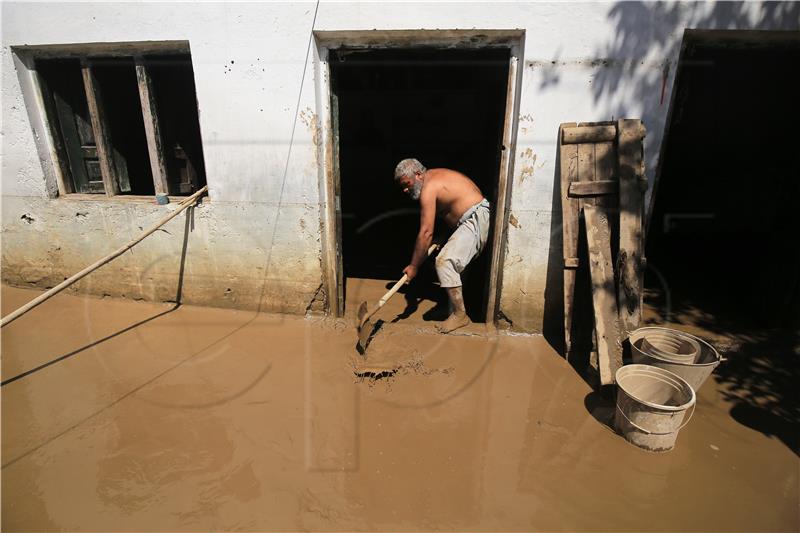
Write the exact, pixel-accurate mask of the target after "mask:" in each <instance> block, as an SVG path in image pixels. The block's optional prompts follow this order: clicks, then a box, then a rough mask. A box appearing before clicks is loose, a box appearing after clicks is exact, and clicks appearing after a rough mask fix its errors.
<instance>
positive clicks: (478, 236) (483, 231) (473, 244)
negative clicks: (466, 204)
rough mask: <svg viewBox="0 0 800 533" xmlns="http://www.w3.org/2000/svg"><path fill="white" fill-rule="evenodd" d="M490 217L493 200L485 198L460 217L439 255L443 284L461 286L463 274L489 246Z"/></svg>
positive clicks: (437, 268) (439, 270)
mask: <svg viewBox="0 0 800 533" xmlns="http://www.w3.org/2000/svg"><path fill="white" fill-rule="evenodd" d="M490 220H491V219H490V213H489V201H488V200H486V199H485V198H484V199H483V200H482V201H480V202H479V203H477V204H475V205H473V206H472V207H470V208H469V209H467V211H466V213H464V215H463V216H462V217H461V218H460V219H459V221H458V226H456V230H455V231H454V232H453V234H452V235H450V238H449V239H447V243H446V244H445V245H444V246H443V247H442V249H441V251H440V252H439V255H438V256H437V257H436V273H437V274H438V275H439V283H440V284H441V286H442V287H445V288H447V287H460V286H461V273H462V272H463V271H464V269H465V268H466V267H467V265H468V264H469V262H470V261H472V260H473V259H474V258H475V257H476V256H477V255H478V254H480V253H481V251H482V250H483V247H484V246H486V239H488V237H489V223H490Z"/></svg>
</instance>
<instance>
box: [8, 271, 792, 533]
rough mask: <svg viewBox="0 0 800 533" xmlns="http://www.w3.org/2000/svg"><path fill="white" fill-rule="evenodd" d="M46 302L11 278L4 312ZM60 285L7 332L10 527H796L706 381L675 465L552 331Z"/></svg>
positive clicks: (784, 461)
mask: <svg viewBox="0 0 800 533" xmlns="http://www.w3.org/2000/svg"><path fill="white" fill-rule="evenodd" d="M37 294H39V293H38V292H35V291H29V290H22V289H13V288H8V287H3V289H2V313H3V314H4V315H5V314H6V313H8V312H10V311H11V310H13V309H15V308H17V307H18V306H19V305H21V304H23V303H24V302H26V301H28V300H30V299H32V298H34V297H35V296H36V295H37ZM431 330H432V328H428V327H424V328H419V327H416V326H403V325H402V324H400V323H398V324H391V323H387V324H385V325H384V328H383V329H382V330H381V332H380V333H379V334H378V335H377V336H376V338H375V339H374V341H373V342H372V344H371V346H370V348H369V351H368V353H367V358H366V359H363V358H362V357H361V356H359V355H358V354H357V352H356V351H355V344H356V341H357V335H356V332H355V328H354V322H353V321H352V320H332V319H322V318H303V317H295V316H280V315H266V314H256V313H254V312H246V311H230V310H222V309H211V308H199V307H191V306H182V307H180V308H178V309H174V308H173V307H172V306H171V305H167V304H152V303H143V302H130V301H125V300H116V299H98V298H90V297H77V296H72V295H59V296H57V297H56V298H54V299H52V300H50V301H48V302H47V303H45V304H44V305H42V306H40V307H39V308H37V309H35V310H34V311H32V312H30V313H28V314H27V315H25V316H24V317H22V318H20V319H19V320H17V321H15V322H14V323H12V324H10V325H9V326H7V327H5V328H4V329H3V331H2V379H3V383H4V384H3V386H2V529H3V530H4V531H47V530H68V531H78V530H86V531H122V530H126V531H131V530H136V531H163V530H167V531H182V530H191V531H201V530H202V531H211V530H260V531H264V530H283V531H296V530H326V531H352V530H371V531H377V530H395V531H397V530H403V531H429V530H459V531H463V530H482V531H512V530H514V531H516V530H520V531H521V530H546V531H589V530H605V531H629V530H636V531H678V530H702V531H781V530H782V531H797V530H798V527H800V519H798V457H797V455H795V453H794V452H793V451H792V449H791V447H789V446H787V445H786V444H785V442H783V441H781V440H780V439H778V438H775V437H774V436H770V435H766V434H764V433H763V432H759V431H756V430H754V429H752V428H750V427H748V426H746V425H744V424H742V423H740V422H738V421H737V420H736V419H734V417H732V416H731V415H730V410H731V407H732V405H731V403H730V402H731V401H732V400H731V399H730V396H729V395H727V394H724V392H725V391H724V390H723V389H722V385H720V384H719V383H717V382H716V381H715V380H709V381H708V382H707V383H706V384H705V386H704V387H703V388H702V389H701V390H700V392H699V395H698V396H699V402H698V407H697V412H696V414H695V415H694V418H693V419H692V421H691V423H690V424H689V425H688V426H687V427H686V428H685V429H683V430H682V431H681V433H680V435H679V437H678V441H677V446H676V448H675V449H674V450H673V451H671V452H668V453H664V454H653V453H649V452H645V451H642V450H640V449H638V448H636V447H634V446H632V445H630V444H628V443H627V442H625V441H624V440H623V439H622V438H621V437H620V436H618V435H617V434H615V433H614V432H613V431H612V430H611V429H610V428H609V427H607V426H606V425H605V424H604V420H607V419H608V417H609V416H610V415H611V413H612V412H613V404H610V403H608V402H605V401H603V400H602V398H597V397H596V395H594V394H593V393H592V391H591V389H590V387H589V386H588V385H587V384H586V382H585V381H583V379H582V378H581V377H580V376H579V375H578V374H577V373H576V372H575V371H574V370H573V369H572V368H571V367H570V366H569V365H568V364H567V363H566V362H565V361H564V360H563V359H562V358H561V357H560V356H559V355H558V354H557V353H556V352H554V351H553V349H552V348H551V347H550V346H549V345H548V344H547V342H545V340H544V338H542V337H540V336H511V335H504V334H497V333H492V332H487V331H485V328H484V330H481V328H480V327H478V328H477V329H471V330H470V331H468V332H467V334H464V335H448V336H440V335H436V334H433V333H432V332H431Z"/></svg>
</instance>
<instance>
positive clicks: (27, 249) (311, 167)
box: [0, 1, 800, 331]
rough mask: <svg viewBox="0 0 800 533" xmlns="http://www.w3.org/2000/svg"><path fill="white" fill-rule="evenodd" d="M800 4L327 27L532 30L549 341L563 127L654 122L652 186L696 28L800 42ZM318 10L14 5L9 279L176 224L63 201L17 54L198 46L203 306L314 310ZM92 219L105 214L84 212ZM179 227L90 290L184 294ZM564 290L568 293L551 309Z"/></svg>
mask: <svg viewBox="0 0 800 533" xmlns="http://www.w3.org/2000/svg"><path fill="white" fill-rule="evenodd" d="M791 7H792V6H791V4H789V3H787V4H783V5H781V4H779V5H777V6H776V5H774V4H773V5H765V4H761V3H747V4H735V3H725V4H713V3H699V4H693V3H667V4H655V3H645V4H639V3H574V4H572V3H516V2H509V3H497V2H470V3H451V2H429V3H389V2H356V3H344V2H341V3H340V2H327V1H323V2H321V3H320V4H319V8H318V12H317V17H316V23H315V25H314V29H316V30H372V29H377V30H386V29H437V28H448V29H473V28H478V29H514V28H520V29H524V30H525V32H526V36H525V53H524V60H525V61H524V72H523V84H522V93H521V102H520V117H519V130H518V132H519V136H518V140H517V145H516V151H515V161H516V162H515V176H514V181H513V185H512V201H511V213H512V214H513V215H514V217H515V218H516V220H517V221H518V223H517V225H516V226H512V227H509V239H508V247H507V251H506V264H505V266H504V286H503V289H502V294H501V309H502V311H503V313H504V314H505V315H506V316H507V317H508V318H509V319H511V320H512V321H513V323H514V326H515V327H516V328H519V329H522V330H527V331H541V328H542V321H543V315H544V307H545V303H546V299H548V298H549V297H548V298H546V297H545V292H546V291H545V289H546V288H547V285H548V282H547V278H548V264H549V273H550V276H551V278H552V275H553V271H554V268H555V266H556V263H555V262H554V261H556V260H557V261H558V262H559V263H558V264H559V265H560V255H561V254H560V250H556V251H555V253H554V254H551V253H550V252H551V251H550V241H551V232H552V231H557V230H558V228H554V227H551V211H552V207H553V192H552V191H553V183H554V178H555V159H556V158H555V155H556V133H557V130H558V125H559V124H560V123H561V122H568V121H597V120H609V119H612V118H622V117H629V118H642V119H643V120H644V122H645V125H646V126H647V129H648V137H647V139H646V143H645V149H646V160H647V165H648V177H649V178H650V179H651V180H652V177H653V175H654V170H655V166H656V164H657V157H658V151H659V148H660V143H661V138H662V132H663V128H664V123H665V119H666V116H667V110H668V105H669V95H670V91H671V88H672V82H673V79H674V73H675V70H676V69H675V63H676V61H677V57H678V52H679V48H680V39H681V37H682V34H683V29H684V28H686V27H689V28H721V29H751V28H760V29H798V27H800V22H799V21H798V20H797V17H796V16H788V17H787V16H786V13H785V12H784V11H782V10H788V9H789V8H791ZM315 8H316V4H315V3H314V2H291V3H273V2H264V3H240V4H234V3H174V4H170V3H126V4H122V3H120V4H114V3H107V2H97V3H93V2H85V3H76V4H64V3H39V4H32V3H11V2H5V3H3V4H2V69H3V70H2V97H3V104H2V113H3V114H2V118H3V145H2V148H3V160H2V181H1V182H0V186H2V253H3V279H4V280H5V281H7V282H12V283H26V282H37V283H39V284H44V285H46V284H48V283H52V282H53V281H55V280H58V279H60V277H61V278H63V276H67V275H69V274H71V273H72V272H74V271H77V270H79V269H80V268H81V267H83V266H85V264H88V263H90V262H91V261H92V260H94V259H95V258H97V257H100V256H102V255H104V254H105V253H106V252H107V251H110V250H111V249H113V248H114V247H115V246H117V245H119V244H122V243H124V242H125V241H127V240H128V238H129V237H130V236H131V235H132V234H135V232H136V228H137V227H138V226H142V225H146V224H147V223H149V222H150V221H151V220H156V219H157V218H159V216H161V213H163V208H161V210H159V209H158V208H157V207H154V206H152V205H150V204H147V203H142V202H134V201H130V200H119V199H111V200H106V199H99V200H97V201H91V202H86V201H84V202H81V201H76V200H69V199H65V198H55V199H51V198H50V197H49V196H48V191H51V192H52V191H53V183H48V182H47V180H46V179H45V176H46V173H45V172H43V169H42V163H41V162H40V161H39V157H38V154H37V150H36V143H35V138H34V133H33V131H32V128H31V118H32V119H34V122H35V120H36V116H37V114H38V110H36V109H29V108H26V105H25V101H24V100H23V94H22V87H23V86H24V81H25V75H26V73H25V72H24V69H19V70H20V71H18V69H16V68H15V64H14V61H13V57H12V53H11V52H10V48H9V47H10V46H16V45H23V44H29V45H42V44H67V43H86V42H134V41H148V40H188V41H189V43H190V47H191V53H192V60H193V64H194V72H195V81H196V86H197V100H198V106H199V110H200V127H201V133H202V137H203V142H204V153H205V161H206V172H207V179H208V185H209V189H210V198H211V202H210V204H207V205H205V206H203V207H202V208H200V209H198V210H197V213H196V225H195V231H194V233H192V234H191V235H190V238H189V245H188V254H189V255H188V261H187V277H186V281H185V287H184V289H185V301H187V302H194V303H205V304H210V305H233V306H239V307H256V306H261V308H262V309H273V310H274V309H283V310H288V311H296V312H300V311H302V310H303V309H305V306H306V305H307V304H308V303H309V302H310V301H311V299H312V298H313V295H314V294H315V292H316V291H317V289H318V287H319V285H320V283H321V276H322V274H321V266H320V259H319V258H320V251H321V245H320V228H319V219H320V205H319V198H320V196H319V186H320V184H319V177H318V173H317V161H316V157H317V156H316V153H317V152H316V146H315V145H314V142H313V141H314V137H313V134H314V131H315V128H316V124H314V120H316V104H315V90H314V88H315V86H314V84H315V79H314V68H313V54H309V56H308V61H307V64H306V63H304V61H305V58H306V51H307V46H308V39H309V33H310V31H311V28H312V20H313V18H314V13H315ZM794 13H796V11H794ZM666 64H669V65H670V69H669V74H668V76H666V80H665V96H664V99H663V102H662V101H661V87H662V81H664V80H663V79H662V76H663V72H664V67H665V65H666ZM17 66H20V65H17ZM304 71H305V80H304V83H302V86H301V80H303V73H304ZM21 80H22V82H23V83H22V85H21ZM298 110H299V111H304V113H303V115H302V117H300V116H297V111H298ZM309 116H310V117H312V120H311V121H309V120H308V119H307V118H306V117H309ZM290 141H291V145H290ZM47 164H49V162H47V161H45V165H47ZM556 203H557V202H556ZM87 211H88V212H90V213H91V214H90V216H88V217H85V216H81V215H76V214H75V213H76V212H87ZM23 214H28V215H30V216H31V217H32V218H33V219H34V222H31V223H29V222H27V221H25V220H23V219H21V218H20V217H21V216H22V215H23ZM87 219H91V222H90V221H89V220H87ZM120 227H122V228H125V229H124V230H122V231H119V230H116V229H114V228H120ZM87 229H88V230H90V231H88V232H87ZM167 229H168V230H169V231H170V233H171V234H172V238H168V237H167V236H166V235H164V236H163V237H160V238H159V239H160V240H156V241H153V242H151V243H148V244H143V245H142V246H143V248H142V250H143V251H141V252H140V251H138V250H139V249H138V248H137V252H135V253H134V254H131V256H132V257H130V258H128V259H126V261H127V262H120V263H116V264H113V265H109V266H108V267H105V269H104V270H103V271H101V272H98V274H97V275H93V276H92V278H93V279H94V281H93V282H92V283H91V284H88V283H87V284H84V286H83V287H82V288H81V290H91V291H93V292H107V293H109V294H115V295H116V294H122V293H126V294H127V295H130V296H133V297H141V298H164V293H165V292H170V291H165V289H163V286H164V285H165V283H166V282H167V281H170V280H171V281H172V282H173V283H174V281H175V279H176V276H177V271H175V260H174V259H175V258H176V257H179V255H180V245H181V243H182V237H183V235H182V232H183V218H182V217H178V218H176V219H175V220H174V221H173V222H171V223H170V225H169V227H168V228H167ZM76 235H78V236H80V237H76ZM98 237H99V238H98ZM77 243H80V244H77ZM148 247H149V248H148ZM76 250H79V251H76ZM144 250H150V251H149V252H147V253H145V251H144ZM137 254H138V255H137ZM176 254H177V255H176ZM140 256H141V257H140ZM159 258H160V259H159ZM554 258H555V259H554ZM154 262H155V263H154ZM154 264H155V265H157V266H153V265H154ZM121 265H124V266H121ZM23 270H24V271H25V272H26V274H24V275H23V274H22V273H21V272H23ZM120 272H123V274H124V275H120ZM120 287H122V289H120ZM227 289H232V290H231V291H227V292H226V290H227ZM553 290H554V289H553V283H552V282H551V283H550V287H549V288H548V291H547V292H548V294H550V293H551V291H553ZM555 290H556V291H560V290H561V289H560V287H556V288H555ZM125 291H127V292H125ZM234 292H235V293H236V299H235V300H234V298H233V297H232V296H231V294H232V293H234ZM221 302H222V303H221ZM225 302H228V303H227V304H226V303H225Z"/></svg>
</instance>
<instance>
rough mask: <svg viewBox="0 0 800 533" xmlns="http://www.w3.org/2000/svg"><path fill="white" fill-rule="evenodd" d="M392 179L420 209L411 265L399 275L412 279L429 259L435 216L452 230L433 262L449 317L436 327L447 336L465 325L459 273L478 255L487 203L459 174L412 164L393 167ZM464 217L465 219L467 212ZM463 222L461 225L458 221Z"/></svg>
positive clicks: (486, 221) (484, 233)
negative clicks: (446, 298) (446, 302)
mask: <svg viewBox="0 0 800 533" xmlns="http://www.w3.org/2000/svg"><path fill="white" fill-rule="evenodd" d="M394 180H395V183H397V185H398V186H399V187H400V188H402V190H403V192H404V193H405V194H407V195H409V196H410V197H411V198H413V199H414V200H418V201H419V204H420V221H419V233H417V240H416V243H415V244H414V252H413V254H412V255H411V262H410V263H409V264H408V266H407V267H406V268H404V269H403V273H404V274H405V275H406V276H408V278H407V279H408V280H409V281H410V280H412V279H414V277H415V276H416V275H417V269H418V267H419V266H420V265H421V264H422V262H423V261H424V260H425V258H426V257H427V255H428V249H429V246H430V244H431V241H432V240H433V230H434V226H435V219H436V216H437V215H438V216H439V217H440V218H442V219H444V221H445V223H447V224H448V225H449V226H450V227H452V228H455V231H454V232H453V233H452V234H451V235H450V237H449V238H448V239H447V243H446V244H445V245H444V246H443V247H442V248H441V250H440V251H439V255H438V256H437V257H436V273H437V275H438V276H439V284H440V286H441V287H443V288H444V289H446V290H447V296H448V298H449V299H450V303H451V305H452V307H453V312H452V313H451V314H450V316H449V317H448V318H447V320H445V321H444V322H442V323H441V324H438V325H437V329H439V331H441V332H442V333H449V332H451V331H454V330H456V329H458V328H462V327H464V326H467V325H469V323H470V320H469V317H468V316H467V312H466V309H465V307H464V295H463V292H462V290H461V272H462V271H463V270H464V268H465V267H466V266H467V265H468V264H469V263H470V261H472V259H473V258H474V257H475V256H477V255H478V254H480V253H481V250H483V247H484V245H485V244H486V239H487V238H488V235H489V223H490V218H489V202H487V201H486V199H485V198H484V197H483V194H481V190H480V189H479V188H478V186H477V185H475V183H474V182H473V181H472V180H471V179H469V178H468V177H467V176H465V175H464V174H462V173H461V172H457V171H455V170H450V169H447V168H432V169H426V168H425V166H424V165H423V164H422V163H420V162H419V161H418V160H416V159H404V160H402V161H400V162H399V163H398V164H397V167H396V168H395V171H394ZM468 212H469V215H468V216H465V215H467V213H468ZM462 218H464V220H462Z"/></svg>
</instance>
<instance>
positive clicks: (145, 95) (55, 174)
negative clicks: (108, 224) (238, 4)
mask: <svg viewBox="0 0 800 533" xmlns="http://www.w3.org/2000/svg"><path fill="white" fill-rule="evenodd" d="M11 50H12V52H13V55H14V60H15V63H16V64H17V66H18V67H20V66H21V67H23V69H19V68H18V72H20V81H21V86H22V89H23V97H24V99H25V103H26V107H27V108H28V110H29V118H31V125H32V127H33V129H34V133H36V134H37V135H36V137H37V139H44V140H45V141H46V142H45V143H37V148H38V150H39V152H40V154H39V155H40V159H41V160H42V163H43V167H44V172H45V179H46V180H48V179H49V181H55V182H56V185H57V194H56V193H55V191H53V190H52V189H53V187H50V188H49V189H50V190H49V191H48V192H49V196H51V197H56V196H59V197H70V198H73V199H91V200H97V199H98V198H102V197H104V196H105V197H106V198H125V199H126V200H127V199H131V200H139V201H141V200H143V199H147V200H151V199H152V196H149V195H128V194H126V195H122V194H120V192H121V191H120V179H121V178H124V176H120V175H118V174H117V169H116V166H115V165H114V164H113V162H112V159H113V155H112V154H113V148H112V145H111V141H110V137H109V134H108V129H109V127H108V122H107V120H106V113H105V109H104V106H103V105H102V103H101V102H102V99H101V95H100V87H99V86H98V84H97V81H96V77H95V72H94V70H93V65H92V60H93V59H106V58H114V57H116V58H123V59H130V60H133V63H134V67H135V71H136V80H137V86H138V92H139V100H140V104H141V111H142V119H143V122H144V130H145V137H146V140H147V152H148V158H149V160H150V168H151V171H152V175H153V185H154V190H155V194H156V195H167V196H168V197H170V198H175V199H182V198H184V196H178V195H171V194H170V188H169V179H168V171H167V161H166V154H165V151H164V142H163V136H162V131H161V129H162V125H161V122H160V120H159V114H158V107H157V104H156V99H155V95H154V94H153V82H152V78H151V75H150V72H149V69H148V67H147V65H146V63H145V61H144V59H143V58H144V56H145V55H148V56H149V55H159V54H185V55H187V56H189V57H190V58H191V50H190V48H189V42H188V41H149V42H130V43H86V44H68V45H39V46H36V45H34V46H28V45H25V46H12V47H11ZM43 59H78V60H79V61H80V66H81V75H82V78H83V84H84V92H85V95H86V101H87V105H88V109H89V116H90V118H91V124H92V129H93V131H94V135H95V142H96V146H97V155H98V159H99V161H100V169H101V174H102V178H103V188H104V191H105V194H89V193H80V192H77V191H76V190H75V184H74V182H73V178H72V176H71V173H72V172H71V167H70V164H69V161H68V160H67V158H66V157H65V151H64V150H65V147H64V146H63V142H62V140H61V135H60V133H59V132H58V131H57V130H58V124H57V122H56V120H53V117H55V116H56V115H54V112H55V110H54V109H52V105H51V102H50V100H51V96H50V95H49V94H48V91H49V90H50V89H48V88H47V87H46V84H45V82H44V80H43V79H42V78H41V76H40V75H39V74H38V72H37V70H36V61H38V60H43ZM198 127H199V124H198ZM43 144H46V146H44V145H43ZM50 165H52V166H50Z"/></svg>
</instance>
